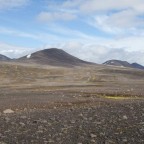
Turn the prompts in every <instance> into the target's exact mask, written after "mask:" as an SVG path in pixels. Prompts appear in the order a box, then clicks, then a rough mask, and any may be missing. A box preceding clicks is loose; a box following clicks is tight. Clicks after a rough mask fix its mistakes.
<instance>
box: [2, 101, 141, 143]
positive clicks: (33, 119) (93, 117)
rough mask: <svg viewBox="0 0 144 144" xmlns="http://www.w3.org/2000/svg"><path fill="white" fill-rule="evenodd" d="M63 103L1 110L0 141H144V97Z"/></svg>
mask: <svg viewBox="0 0 144 144" xmlns="http://www.w3.org/2000/svg"><path fill="white" fill-rule="evenodd" d="M3 101H4V100H3ZM60 103H61V105H57V104H56V103H53V105H52V106H51V107H49V108H46V107H43V108H42V107H41V108H37V107H35V108H34V107H33V108H27V107H25V108H24V109H23V110H18V109H15V112H14V113H13V114H3V113H1V116H0V117H1V118H0V144H51V143H53V144H143V143H144V100H143V99H136V100H134V99H119V100H118V99H106V98H95V99H94V100H93V101H92V100H91V101H89V102H87V103H85V102H84V101H79V103H75V102H73V101H72V100H70V102H65V103H62V102H59V104H60ZM29 104H30V103H29Z"/></svg>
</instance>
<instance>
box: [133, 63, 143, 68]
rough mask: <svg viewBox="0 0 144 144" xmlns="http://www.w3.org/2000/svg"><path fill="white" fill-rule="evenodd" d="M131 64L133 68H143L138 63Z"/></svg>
mask: <svg viewBox="0 0 144 144" xmlns="http://www.w3.org/2000/svg"><path fill="white" fill-rule="evenodd" d="M131 65H132V67H134V68H138V69H144V66H142V65H140V64H138V63H132V64H131Z"/></svg>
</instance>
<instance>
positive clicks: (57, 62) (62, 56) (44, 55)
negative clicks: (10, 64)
mask: <svg viewBox="0 0 144 144" xmlns="http://www.w3.org/2000/svg"><path fill="white" fill-rule="evenodd" d="M17 61H19V62H28V63H38V64H46V65H47V64H48V65H54V66H69V67H70V66H80V65H84V64H93V63H90V62H86V61H83V60H80V59H78V58H76V57H74V56H72V55H70V54H68V53H67V52H65V51H64V50H61V49H57V48H51V49H44V50H41V51H38V52H35V53H32V54H30V55H27V56H24V57H21V58H19V59H17Z"/></svg>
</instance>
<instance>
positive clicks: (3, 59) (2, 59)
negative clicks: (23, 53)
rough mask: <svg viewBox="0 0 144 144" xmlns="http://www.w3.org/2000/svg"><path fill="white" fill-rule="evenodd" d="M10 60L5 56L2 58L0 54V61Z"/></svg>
mask: <svg viewBox="0 0 144 144" xmlns="http://www.w3.org/2000/svg"><path fill="white" fill-rule="evenodd" d="M8 60H10V58H8V57H7V56H4V55H2V54H0V61H8Z"/></svg>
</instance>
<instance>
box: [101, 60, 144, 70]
mask: <svg viewBox="0 0 144 144" xmlns="http://www.w3.org/2000/svg"><path fill="white" fill-rule="evenodd" d="M103 64H104V65H111V66H119V67H129V68H137V69H144V66H142V65H140V64H138V63H128V62H127V61H121V60H108V61H106V62H104V63H103Z"/></svg>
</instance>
